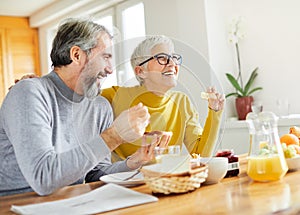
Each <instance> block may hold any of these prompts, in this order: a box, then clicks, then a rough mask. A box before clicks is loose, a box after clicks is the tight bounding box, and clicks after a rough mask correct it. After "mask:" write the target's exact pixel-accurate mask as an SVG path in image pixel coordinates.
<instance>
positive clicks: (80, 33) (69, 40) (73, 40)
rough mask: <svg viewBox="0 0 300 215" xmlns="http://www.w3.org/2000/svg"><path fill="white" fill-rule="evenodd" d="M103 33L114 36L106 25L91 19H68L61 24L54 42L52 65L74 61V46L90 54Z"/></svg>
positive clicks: (51, 55)
mask: <svg viewBox="0 0 300 215" xmlns="http://www.w3.org/2000/svg"><path fill="white" fill-rule="evenodd" d="M102 33H106V34H108V35H109V36H110V37H111V38H112V36H111V34H110V33H109V31H108V30H107V29H106V28H105V27H104V26H102V25H99V24H97V23H95V22H93V21H92V20H91V19H82V18H70V19H66V20H65V21H63V23H62V24H61V25H60V26H59V28H58V31H57V34H56V36H55V38H54V40H53V43H52V50H51V54H50V57H51V60H52V66H54V67H61V66H65V65H68V64H70V63H71V62H72V60H71V58H70V49H71V48H72V47H73V46H78V47H80V48H81V49H82V50H83V51H85V52H86V53H87V54H89V53H90V51H91V49H92V48H95V47H96V46H97V44H98V40H99V38H100V36H101V35H102Z"/></svg>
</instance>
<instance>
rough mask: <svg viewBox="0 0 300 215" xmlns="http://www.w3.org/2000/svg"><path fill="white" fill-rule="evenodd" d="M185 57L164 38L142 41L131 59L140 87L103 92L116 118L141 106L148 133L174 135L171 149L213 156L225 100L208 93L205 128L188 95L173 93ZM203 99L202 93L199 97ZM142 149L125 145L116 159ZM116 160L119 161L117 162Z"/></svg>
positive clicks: (108, 89) (211, 90) (118, 150)
mask: <svg viewBox="0 0 300 215" xmlns="http://www.w3.org/2000/svg"><path fill="white" fill-rule="evenodd" d="M181 63H182V57H181V56H180V55H179V54H175V52H174V44H173V42H172V41H171V40H170V39H169V38H167V37H164V36H151V37H148V38H146V39H145V40H144V41H142V42H141V43H140V44H139V45H138V46H137V47H136V48H135V50H134V52H133V54H132V56H131V65H132V68H133V70H134V72H135V75H136V78H137V80H138V81H139V83H140V86H134V87H119V86H114V87H111V88H107V89H103V90H102V93H101V94H102V96H104V97H106V98H107V99H108V100H109V102H110V103H111V105H112V107H113V111H114V114H115V117H117V116H118V115H119V114H120V113H121V112H122V111H123V110H126V109H128V108H130V107H132V106H134V105H136V104H138V103H139V102H142V103H143V104H144V105H145V106H147V107H148V111H149V113H150V115H151V117H150V123H149V125H148V126H147V128H146V131H153V130H160V131H171V132H173V136H172V138H171V140H170V141H169V145H181V146H182V144H184V145H185V146H186V148H187V150H188V151H189V152H190V153H191V154H192V153H197V154H201V156H210V155H211V153H212V151H213V149H214V147H215V142H216V139H217V135H218V130H219V124H220V118H221V114H222V112H223V111H222V110H223V107H224V100H225V97H224V95H223V94H222V95H221V94H219V93H217V92H216V91H215V89H214V88H210V89H208V93H209V95H210V96H209V98H208V116H207V119H206V122H205V125H204V128H202V127H201V125H200V123H199V114H198V112H197V110H196V109H195V107H194V106H193V105H192V103H191V101H190V99H189V98H188V96H187V95H185V94H184V93H182V92H177V91H172V90H171V89H172V88H173V87H175V86H176V84H177V77H178V73H179V68H180V65H181ZM199 97H200V93H199ZM140 145H141V140H138V141H135V142H131V143H125V144H122V145H120V146H119V147H118V148H117V149H115V151H114V152H115V155H117V156H114V158H115V159H116V158H121V159H126V158H127V157H128V156H130V155H131V154H133V153H134V152H135V151H136V150H137V149H138V148H139V147H140ZM116 160H117V159H116Z"/></svg>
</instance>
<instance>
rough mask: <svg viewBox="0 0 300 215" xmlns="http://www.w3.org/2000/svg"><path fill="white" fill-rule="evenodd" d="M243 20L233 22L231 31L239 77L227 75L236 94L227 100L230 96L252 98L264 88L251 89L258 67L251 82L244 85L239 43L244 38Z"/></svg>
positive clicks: (252, 74) (239, 18) (230, 38)
mask: <svg viewBox="0 0 300 215" xmlns="http://www.w3.org/2000/svg"><path fill="white" fill-rule="evenodd" d="M242 21H243V20H242V18H241V17H238V18H235V19H233V20H232V23H231V26H230V31H229V41H230V42H231V43H233V44H234V46H235V51H236V56H237V64H238V75H237V77H236V78H235V77H234V76H233V75H231V74H229V73H226V77H227V79H228V80H229V82H230V83H231V84H232V86H233V87H234V88H235V92H232V93H229V94H227V95H226V98H227V97H229V96H236V97H244V96H250V95H251V94H252V93H254V92H256V91H258V90H262V87H256V88H251V87H252V85H253V82H254V80H255V79H256V77H257V75H258V73H257V71H258V67H256V68H255V69H254V70H253V72H252V73H251V75H250V78H249V80H248V81H247V82H246V84H245V85H244V82H243V78H242V69H241V59H240V51H239V41H240V40H241V39H243V38H244V36H245V34H244V26H243V22H242Z"/></svg>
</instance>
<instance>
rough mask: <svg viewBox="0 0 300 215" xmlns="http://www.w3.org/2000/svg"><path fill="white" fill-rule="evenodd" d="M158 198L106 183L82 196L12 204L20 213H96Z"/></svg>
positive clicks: (74, 214)
mask: <svg viewBox="0 0 300 215" xmlns="http://www.w3.org/2000/svg"><path fill="white" fill-rule="evenodd" d="M156 201H158V198H156V197H154V196H151V195H148V194H143V193H139V192H136V191H134V190H131V189H128V188H125V187H122V186H119V185H116V184H106V185H104V186H102V187H100V188H98V189H95V190H93V191H91V192H88V193H85V194H82V195H80V196H76V197H72V198H69V199H63V200H58V201H53V202H45V203H38V204H31V205H25V206H16V205H12V206H11V211H13V212H15V213H18V214H44V215H45V214H57V215H59V214H72V215H76V214H81V215H82V214H95V213H101V212H105V211H110V210H115V209H119V208H124V207H129V206H133V205H140V204H144V203H148V202H156Z"/></svg>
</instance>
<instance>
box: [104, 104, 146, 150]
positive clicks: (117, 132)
mask: <svg viewBox="0 0 300 215" xmlns="http://www.w3.org/2000/svg"><path fill="white" fill-rule="evenodd" d="M149 119H150V114H149V113H148V109H147V107H145V106H144V105H143V104H142V103H139V104H138V105H136V106H133V107H131V108H130V109H128V110H125V111H123V112H122V113H121V114H120V115H119V116H118V117H117V118H116V119H115V121H114V122H113V124H112V126H111V127H110V128H109V129H107V130H105V131H104V132H103V133H102V134H101V136H102V138H103V139H104V141H105V142H106V144H107V146H108V147H109V148H110V149H111V150H114V149H115V148H117V147H118V146H119V145H120V144H121V143H123V142H129V143H130V142H134V141H135V140H137V139H139V138H141V137H142V136H143V134H144V132H145V129H146V127H147V125H148V124H149Z"/></svg>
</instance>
